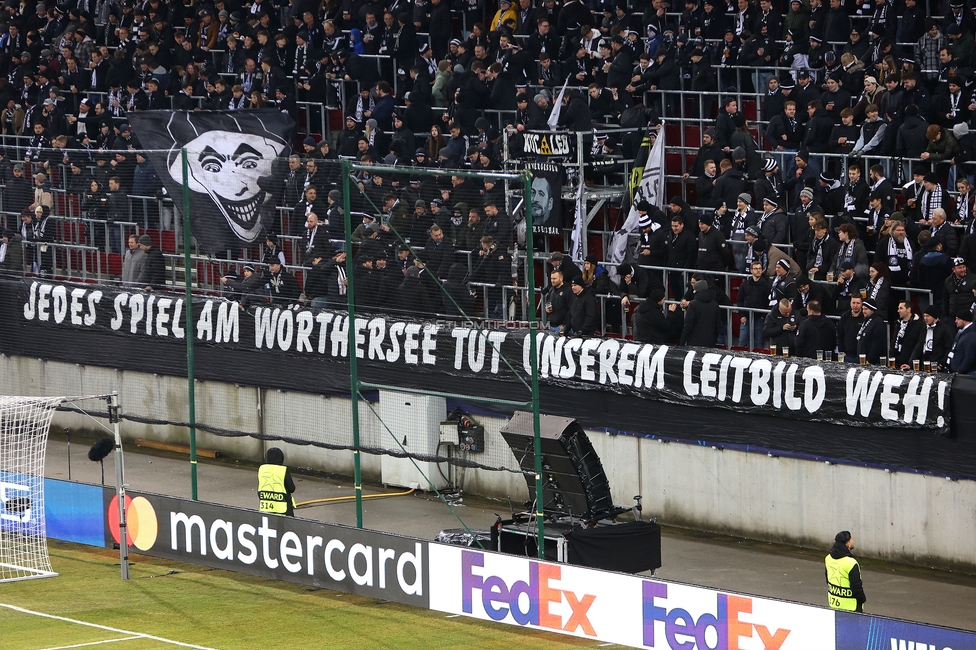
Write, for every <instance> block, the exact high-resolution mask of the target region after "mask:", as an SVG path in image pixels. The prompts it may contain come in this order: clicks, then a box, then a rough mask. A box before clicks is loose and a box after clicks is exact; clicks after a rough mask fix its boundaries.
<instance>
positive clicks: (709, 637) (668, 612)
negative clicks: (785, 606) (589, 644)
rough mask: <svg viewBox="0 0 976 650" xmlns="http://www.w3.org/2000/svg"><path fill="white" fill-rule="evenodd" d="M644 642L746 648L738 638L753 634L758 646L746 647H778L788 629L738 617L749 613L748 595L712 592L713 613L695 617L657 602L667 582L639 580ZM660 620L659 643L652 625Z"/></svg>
mask: <svg viewBox="0 0 976 650" xmlns="http://www.w3.org/2000/svg"><path fill="white" fill-rule="evenodd" d="M643 584H644V586H643V607H644V645H645V646H646V647H650V648H665V647H667V648H671V649H672V650H746V645H742V644H741V642H742V641H751V640H752V639H754V638H755V637H756V636H757V635H758V637H759V642H760V644H761V645H759V646H757V645H755V644H754V643H748V644H747V646H748V647H749V648H763V649H764V650H779V649H780V648H782V646H783V643H785V641H786V639H787V637H788V636H789V635H790V630H788V629H776V630H771V629H769V628H767V627H766V626H764V625H759V624H757V623H752V622H749V621H747V620H743V619H742V615H743V614H751V613H752V598H748V597H746V596H732V595H729V594H722V593H719V594H716V608H715V613H714V614H712V613H709V612H706V613H704V614H702V615H701V616H699V617H698V618H695V617H694V616H692V615H691V613H689V612H688V610H685V609H681V608H678V607H676V608H673V609H669V608H667V607H666V605H665V604H663V603H662V604H659V603H658V602H657V601H659V600H661V601H663V600H666V599H667V597H668V585H666V584H662V583H657V582H646V581H645V582H644V583H643ZM659 622H663V623H664V639H663V641H665V642H666V643H667V645H666V646H665V645H659V644H660V643H661V641H662V639H661V638H660V636H658V635H655V626H656V625H657V624H658V623H659Z"/></svg>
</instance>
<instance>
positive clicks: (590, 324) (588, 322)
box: [570, 276, 599, 336]
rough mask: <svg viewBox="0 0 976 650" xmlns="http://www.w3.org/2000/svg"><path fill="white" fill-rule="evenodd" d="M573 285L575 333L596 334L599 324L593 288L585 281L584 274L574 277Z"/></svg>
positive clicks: (581, 334)
mask: <svg viewBox="0 0 976 650" xmlns="http://www.w3.org/2000/svg"><path fill="white" fill-rule="evenodd" d="M571 286H572V289H573V293H574V294H575V298H573V304H572V305H571V306H570V320H571V323H572V326H573V334H574V335H576V336H594V335H596V333H597V326H598V324H599V323H598V315H597V309H596V296H595V295H594V294H593V290H592V289H590V288H589V287H587V286H586V284H585V283H584V282H583V278H582V276H576V277H575V278H573V280H572V285H571Z"/></svg>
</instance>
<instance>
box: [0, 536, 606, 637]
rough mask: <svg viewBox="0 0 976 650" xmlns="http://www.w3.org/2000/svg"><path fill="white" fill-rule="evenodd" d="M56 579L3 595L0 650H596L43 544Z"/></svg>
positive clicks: (3, 590) (289, 587)
mask: <svg viewBox="0 0 976 650" xmlns="http://www.w3.org/2000/svg"><path fill="white" fill-rule="evenodd" d="M49 548H50V552H51V562H52V564H53V565H54V570H55V571H57V572H58V573H59V574H60V575H59V576H58V577H56V578H47V579H43V580H28V581H24V582H13V583H7V584H0V649H2V650H8V649H9V650H46V649H53V648H67V647H83V648H86V649H87V648H91V649H93V650H102V648H105V649H106V650H108V649H111V650H144V649H157V648H178V647H184V648H186V647H190V648H194V647H196V648H207V649H209V648H213V649H219V650H230V649H234V650H238V649H242V650H243V649H246V648H255V649H259V650H268V649H269V648H283V649H288V650H299V649H305V648H350V649H353V648H354V649H357V650H360V649H366V648H383V649H387V648H422V649H423V650H432V649H434V648H478V649H479V650H487V649H490V648H499V649H501V648H506V649H508V648H520V649H521V648H571V647H596V646H597V645H598V644H597V643H596V642H593V641H588V640H582V639H573V638H569V637H564V636H559V635H553V634H547V633H542V632H535V631H532V630H522V629H518V628H514V627H510V626H505V625H497V624H489V623H483V622H481V621H474V620H472V619H465V618H445V616H444V615H443V614H439V613H436V612H429V611H425V610H421V609H415V608H412V607H406V606H403V605H395V604H391V603H383V602H380V601H376V600H373V599H370V598H362V597H360V596H353V595H350V594H343V593H339V592H334V591H326V590H314V589H309V588H307V587H303V586H300V585H294V584H290V583H286V582H276V581H272V580H266V579H263V578H255V577H251V576H247V575H242V574H239V573H231V572H228V571H218V570H211V569H204V568H200V567H194V566H189V565H184V564H179V563H175V562H169V561H164V560H157V559H154V558H148V557H144V556H141V555H133V556H131V559H132V560H133V562H134V563H133V564H132V566H131V572H130V573H131V578H132V579H131V580H129V581H128V582H123V581H122V580H121V579H120V578H119V568H118V559H119V558H118V553H117V552H114V551H109V550H105V549H97V548H92V547H89V546H81V545H77V544H62V543H57V542H51V543H50V545H49Z"/></svg>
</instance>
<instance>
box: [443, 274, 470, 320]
mask: <svg viewBox="0 0 976 650" xmlns="http://www.w3.org/2000/svg"><path fill="white" fill-rule="evenodd" d="M467 273H468V269H467V266H466V265H464V264H461V263H460V262H455V263H454V264H452V265H451V268H450V270H449V271H448V272H447V281H446V282H444V293H445V294H446V296H444V297H443V302H444V313H445V314H447V315H449V316H460V317H462V318H471V316H472V315H473V314H474V296H472V295H471V291H470V290H469V289H468V284H467V282H465V280H466V276H467Z"/></svg>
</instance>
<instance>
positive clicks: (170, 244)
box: [159, 230, 176, 253]
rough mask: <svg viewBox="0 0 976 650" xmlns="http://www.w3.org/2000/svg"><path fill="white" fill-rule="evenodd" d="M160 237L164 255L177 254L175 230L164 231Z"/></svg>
mask: <svg viewBox="0 0 976 650" xmlns="http://www.w3.org/2000/svg"><path fill="white" fill-rule="evenodd" d="M159 235H160V246H159V247H160V248H161V249H162V251H163V252H164V253H175V252H176V231H175V230H162V231H160V233H159Z"/></svg>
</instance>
